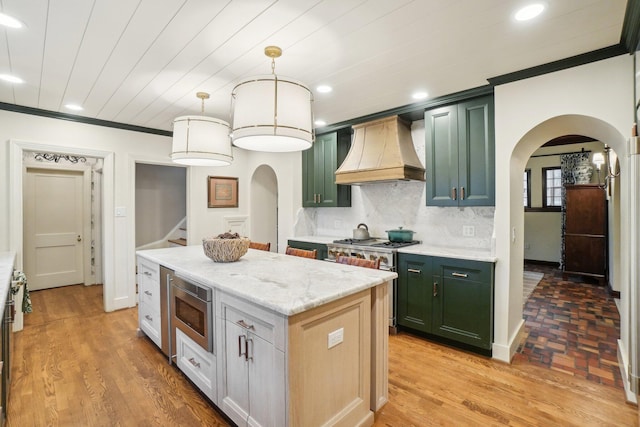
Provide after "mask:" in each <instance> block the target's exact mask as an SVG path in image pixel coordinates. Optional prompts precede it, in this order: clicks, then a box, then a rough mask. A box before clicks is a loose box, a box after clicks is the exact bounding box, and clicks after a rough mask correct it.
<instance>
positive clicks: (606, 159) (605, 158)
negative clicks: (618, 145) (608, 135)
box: [592, 144, 620, 188]
mask: <svg viewBox="0 0 640 427" xmlns="http://www.w3.org/2000/svg"><path fill="white" fill-rule="evenodd" d="M610 151H611V147H609V146H608V145H607V144H604V154H602V153H595V154H594V155H593V160H592V161H593V164H594V165H596V170H597V172H598V186H600V187H601V188H607V185H608V184H609V182H610V181H611V180H612V179H613V178H616V177H618V176H619V175H620V171H618V170H617V171H616V172H615V173H614V172H612V171H611V159H610V156H609V152H610ZM603 165H604V166H605V167H606V169H607V172H606V175H605V177H604V183H603V184H600V169H601V168H602V166H603Z"/></svg>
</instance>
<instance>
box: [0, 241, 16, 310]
mask: <svg viewBox="0 0 640 427" xmlns="http://www.w3.org/2000/svg"><path fill="white" fill-rule="evenodd" d="M15 260H16V253H15V252H0V303H1V304H0V308H1V310H2V311H0V314H1V313H4V305H5V304H6V303H7V293H8V292H9V286H11V278H12V276H13V265H14V262H15Z"/></svg>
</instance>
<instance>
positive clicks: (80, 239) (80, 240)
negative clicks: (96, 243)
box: [77, 234, 82, 242]
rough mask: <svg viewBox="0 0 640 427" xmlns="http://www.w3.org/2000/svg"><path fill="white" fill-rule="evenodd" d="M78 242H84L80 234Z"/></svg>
mask: <svg viewBox="0 0 640 427" xmlns="http://www.w3.org/2000/svg"><path fill="white" fill-rule="evenodd" d="M77 240H78V242H82V237H80V235H79V234H78V239H77Z"/></svg>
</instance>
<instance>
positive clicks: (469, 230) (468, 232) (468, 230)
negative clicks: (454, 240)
mask: <svg viewBox="0 0 640 427" xmlns="http://www.w3.org/2000/svg"><path fill="white" fill-rule="evenodd" d="M462 235H463V236H464V237H473V236H475V235H476V227H474V226H473V225H463V226H462Z"/></svg>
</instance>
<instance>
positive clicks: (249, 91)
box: [231, 46, 313, 152]
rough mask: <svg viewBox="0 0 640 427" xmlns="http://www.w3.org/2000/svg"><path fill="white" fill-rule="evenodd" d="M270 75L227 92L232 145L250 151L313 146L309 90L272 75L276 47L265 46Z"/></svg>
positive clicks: (300, 84)
mask: <svg viewBox="0 0 640 427" xmlns="http://www.w3.org/2000/svg"><path fill="white" fill-rule="evenodd" d="M264 53H265V55H266V56H268V57H269V58H271V74H270V75H264V76H256V77H250V78H247V79H245V80H242V81H241V82H240V83H238V84H237V85H236V87H235V88H233V91H232V92H231V96H232V101H233V125H232V139H233V145H235V146H236V147H240V148H244V149H246V150H254V151H271V152H287V151H301V150H306V149H308V148H310V147H311V146H312V145H313V114H312V112H311V103H312V102H313V96H312V94H311V91H310V90H309V88H308V87H307V86H305V85H304V84H303V83H300V82H298V81H296V80H292V79H290V78H288V77H280V76H277V75H276V73H275V67H276V62H275V58H278V57H280V55H282V49H280V48H279V47H277V46H267V47H266V48H265V49H264Z"/></svg>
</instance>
